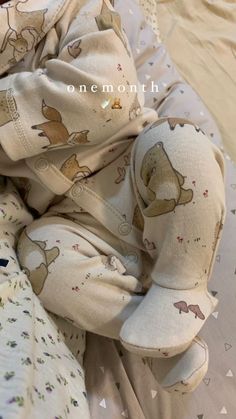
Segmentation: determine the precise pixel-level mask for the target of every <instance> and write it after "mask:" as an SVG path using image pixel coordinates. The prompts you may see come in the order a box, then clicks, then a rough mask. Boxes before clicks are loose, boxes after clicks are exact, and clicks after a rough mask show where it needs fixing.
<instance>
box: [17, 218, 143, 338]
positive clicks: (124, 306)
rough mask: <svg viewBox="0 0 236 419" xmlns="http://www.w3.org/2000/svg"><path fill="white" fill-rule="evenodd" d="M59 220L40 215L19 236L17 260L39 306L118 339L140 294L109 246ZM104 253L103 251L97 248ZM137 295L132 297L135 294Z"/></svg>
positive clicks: (137, 286)
mask: <svg viewBox="0 0 236 419" xmlns="http://www.w3.org/2000/svg"><path fill="white" fill-rule="evenodd" d="M103 245H104V246H106V249H107V255H104V254H101V251H100V252H99V239H98V238H97V237H96V236H95V235H93V234H92V233H90V232H89V231H87V230H86V229H85V228H83V227H82V226H80V225H78V224H76V223H74V222H73V221H70V220H67V219H63V218H60V217H42V218H41V219H40V220H37V221H35V222H33V223H32V224H31V225H30V226H28V227H27V229H26V230H25V231H24V232H23V234H22V235H21V237H20V239H19V243H18V257H19V261H20V264H21V266H22V268H23V269H24V270H25V271H26V273H27V275H28V277H29V279H30V281H31V283H32V286H33V289H34V291H35V293H36V294H37V295H38V297H39V299H40V300H41V301H42V303H43V306H44V307H45V308H46V309H47V310H49V311H50V312H53V313H55V314H57V315H59V316H61V317H63V318H65V319H66V320H69V321H71V322H72V323H73V324H74V325H75V326H77V327H79V328H81V329H84V330H87V331H90V332H94V333H97V334H100V335H105V336H108V337H111V338H116V339H118V338H119V331H120V328H121V326H122V324H123V322H124V321H125V320H126V319H127V318H128V317H129V315H130V314H131V313H132V312H133V311H134V310H135V309H136V308H137V306H138V304H139V303H140V302H141V300H142V298H143V296H142V295H138V293H139V292H140V291H141V289H142V284H141V283H140V281H139V280H138V279H136V278H135V277H134V276H132V275H128V274H127V273H126V268H125V266H124V264H123V263H122V262H121V261H120V259H119V258H118V257H117V256H115V255H114V253H113V249H112V247H111V246H109V245H108V244H106V243H104V242H103ZM103 249H104V247H103ZM136 292H137V294H136Z"/></svg>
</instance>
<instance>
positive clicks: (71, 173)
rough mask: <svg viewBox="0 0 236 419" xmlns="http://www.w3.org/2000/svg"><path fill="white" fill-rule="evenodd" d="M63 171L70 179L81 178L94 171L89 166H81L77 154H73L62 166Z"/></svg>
mask: <svg viewBox="0 0 236 419" xmlns="http://www.w3.org/2000/svg"><path fill="white" fill-rule="evenodd" d="M60 170H61V172H62V174H63V175H64V176H66V177H67V178H68V179H70V180H72V181H73V180H81V179H83V178H84V177H87V176H89V175H90V174H91V173H92V172H91V170H90V169H89V167H87V166H80V165H79V163H78V161H77V158H76V154H72V156H71V157H69V158H68V159H67V160H66V161H65V162H64V163H63V165H62V166H61V169H60Z"/></svg>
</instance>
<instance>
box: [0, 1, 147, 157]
mask: <svg viewBox="0 0 236 419" xmlns="http://www.w3.org/2000/svg"><path fill="white" fill-rule="evenodd" d="M99 13H100V14H99ZM99 13H98V14H97V15H92V14H91V13H90V14H89V13H88V14H86V13H83V14H82V13H81V14H80V13H79V14H78V16H70V18H68V15H66V14H65V16H64V20H63V19H62V20H61V21H59V22H58V24H57V27H56V32H57V34H59V35H60V37H59V41H58V52H57V54H56V56H55V57H51V56H48V57H47V56H45V57H42V54H41V57H40V58H41V59H42V60H43V65H42V64H41V65H42V66H41V67H39V68H36V69H35V70H34V71H21V72H18V73H16V74H10V75H8V76H6V77H4V78H2V79H0V105H1V106H0V143H1V145H2V147H3V149H4V151H5V152H6V153H7V155H8V157H10V158H11V159H12V160H14V161H16V160H20V159H25V158H29V157H32V156H36V155H38V154H41V153H43V152H45V151H49V150H52V149H55V148H59V147H60V148H62V147H64V148H67V147H73V146H75V145H78V144H82V145H87V146H89V145H93V144H95V143H96V144H97V143H100V142H104V141H106V140H107V139H108V138H110V137H111V136H112V135H114V134H115V133H117V132H118V131H119V130H120V129H121V128H122V127H124V126H125V125H126V124H128V123H129V121H130V118H131V115H133V114H134V113H135V112H136V111H137V112H138V111H140V102H142V101H143V102H144V96H143V94H142V92H140V90H139V88H138V87H139V82H138V78H137V72H136V69H135V64H134V60H133V56H132V53H131V50H130V47H129V43H128V40H127V38H126V35H125V33H124V32H123V30H122V27H121V20H120V16H119V14H118V13H116V12H114V10H113V9H112V8H111V9H110V8H109V7H108V6H107V2H103V6H102V9H101V11H100V12H99ZM68 20H69V23H68ZM45 42H47V40H46V41H45ZM35 59H36V58H35ZM130 85H133V86H136V87H134V88H133V90H132V89H131V88H130V87H129V86H130ZM131 90H132V91H131ZM137 90H138V93H137Z"/></svg>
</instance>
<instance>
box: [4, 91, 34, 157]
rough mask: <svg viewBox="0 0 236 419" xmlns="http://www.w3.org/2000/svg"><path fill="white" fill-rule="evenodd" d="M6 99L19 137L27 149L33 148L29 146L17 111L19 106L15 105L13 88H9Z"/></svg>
mask: <svg viewBox="0 0 236 419" xmlns="http://www.w3.org/2000/svg"><path fill="white" fill-rule="evenodd" d="M6 100H7V105H8V108H9V111H10V114H11V117H12V122H13V125H14V128H15V131H16V133H17V135H18V137H19V139H20V140H22V144H23V146H24V148H25V151H28V150H29V148H31V147H30V145H29V146H28V142H27V138H26V136H25V133H24V129H23V125H22V123H21V119H20V114H19V112H18V111H17V107H16V105H15V100H14V96H13V89H12V88H10V89H8V90H7V93H6Z"/></svg>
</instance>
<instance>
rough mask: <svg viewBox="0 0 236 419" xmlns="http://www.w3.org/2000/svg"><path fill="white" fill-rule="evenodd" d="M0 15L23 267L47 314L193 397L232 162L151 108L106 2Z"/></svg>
mask: <svg viewBox="0 0 236 419" xmlns="http://www.w3.org/2000/svg"><path fill="white" fill-rule="evenodd" d="M21 3H22V4H21ZM1 8H2V10H1V13H3V12H4V11H5V15H6V17H7V19H6V20H5V23H4V25H5V26H4V25H3V26H2V27H1V34H2V36H1V38H0V40H1V41H2V44H1V47H0V48H1V50H0V52H1V56H0V62H1V74H2V78H1V79H0V83H1V86H0V96H1V101H0V143H1V149H0V168H1V174H2V175H4V176H7V177H10V178H11V180H12V182H13V183H14V185H15V187H16V188H17V190H18V191H19V192H20V195H21V197H22V199H23V201H24V203H25V205H26V206H27V208H28V210H29V211H26V207H23V206H21V209H20V211H25V212H26V218H25V219H26V221H25V224H27V228H26V229H24V230H23V232H22V234H21V236H20V238H19V241H18V250H17V251H18V258H19V262H20V264H21V267H22V269H24V271H25V273H26V274H27V276H28V278H29V280H30V282H31V284H32V287H33V289H34V291H35V293H36V294H37V295H38V296H39V299H40V300H41V301H42V303H43V305H44V307H45V308H46V309H47V310H49V311H51V312H53V313H56V314H57V315H59V316H62V317H63V318H65V319H67V320H68V321H69V322H72V323H73V324H75V325H76V326H78V327H79V328H81V329H84V330H87V331H91V332H94V333H98V334H101V335H104V336H107V337H110V338H114V339H120V340H121V342H122V344H123V345H124V347H125V348H126V349H127V350H129V351H132V352H135V353H137V354H139V355H141V356H148V357H153V358H159V360H158V362H159V364H158V373H159V376H158V377H157V379H158V380H159V382H160V384H161V385H162V386H163V387H164V388H165V389H167V390H168V391H181V392H186V391H192V390H193V389H194V388H196V386H197V385H198V384H199V382H200V381H201V379H202V378H203V376H204V374H205V372H206V369H207V359H208V358H207V346H206V344H205V343H204V341H203V340H202V339H200V338H198V337H197V334H198V332H199V331H200V329H201V328H202V326H203V324H204V322H205V321H206V319H207V318H208V316H209V315H210V314H211V313H212V311H213V310H214V308H215V306H216V304H217V299H216V298H214V297H213V296H212V295H211V294H210V293H209V292H208V290H207V281H208V279H209V277H210V275H211V272H212V267H213V263H214V258H215V254H216V249H217V246H218V243H219V235H220V231H221V229H222V226H223V222H224V217H225V199H224V182H223V176H224V160H223V156H222V154H221V152H220V150H219V149H218V148H217V147H216V146H215V145H214V144H213V143H212V142H211V141H210V140H209V139H208V137H207V136H206V135H205V133H204V132H203V131H202V130H201V129H200V128H199V127H198V126H196V125H195V124H194V123H192V122H191V121H189V120H187V119H181V118H177V117H175V115H170V116H169V115H168V114H167V116H166V117H162V118H158V114H157V112H156V110H154V109H153V108H152V107H151V106H150V107H145V106H144V94H143V91H145V89H144V88H143V89H142V88H141V87H142V86H141V84H140V82H139V81H138V76H137V71H136V68H135V63H134V59H133V54H132V51H131V48H130V45H129V41H128V39H127V36H126V34H125V32H124V31H123V29H122V24H121V18H120V15H119V14H118V13H117V12H116V11H115V10H114V8H113V7H112V5H111V3H110V2H109V0H88V1H85V0H83V1H82V0H80V1H78V0H73V1H71V0H70V1H69V0H64V1H61V0H53V1H52V0H44V1H42V2H40V7H39V5H38V2H37V1H36V0H24V1H22V0H21V1H18V2H17V3H13V2H6V3H5V4H3V5H2V6H1ZM144 87H145V86H144ZM170 93H171V91H170V90H169V91H167V93H166V96H167V95H168V94H170ZM163 99H164V98H163ZM7 187H8V188H10V187H11V183H9V181H8V186H7ZM29 212H30V213H31V214H32V215H33V216H34V218H36V219H35V220H34V221H33V222H31V221H32V217H30V215H29ZM13 214H14V216H15V217H16V222H17V217H18V215H17V209H16V208H14V209H13ZM27 217H28V218H27ZM9 269H10V266H9ZM180 354H181V357H180ZM161 358H165V359H161ZM178 366H179V367H178Z"/></svg>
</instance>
